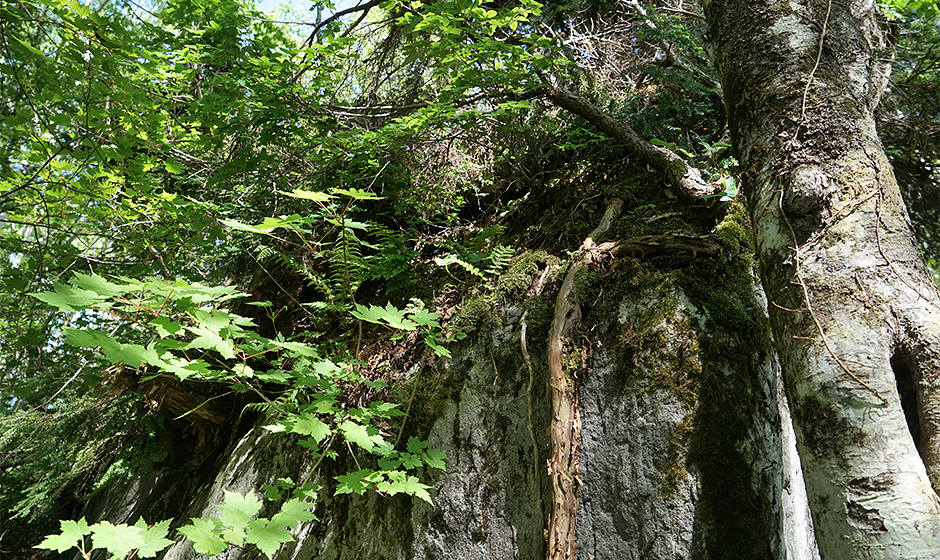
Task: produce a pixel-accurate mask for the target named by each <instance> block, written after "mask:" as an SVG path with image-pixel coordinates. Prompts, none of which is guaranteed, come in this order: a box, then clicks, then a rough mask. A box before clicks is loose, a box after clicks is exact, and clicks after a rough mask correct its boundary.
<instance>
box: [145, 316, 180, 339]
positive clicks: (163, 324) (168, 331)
mask: <svg viewBox="0 0 940 560" xmlns="http://www.w3.org/2000/svg"><path fill="white" fill-rule="evenodd" d="M150 324H151V325H153V326H154V328H156V329H157V334H159V335H160V336H161V337H163V338H167V337H170V336H173V335H174V334H176V333H178V332H180V331H181V330H183V325H182V324H180V323H177V322H176V321H172V320H170V319H168V318H166V317H157V318H156V319H153V320H152V321H150Z"/></svg>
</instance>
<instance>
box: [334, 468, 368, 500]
mask: <svg viewBox="0 0 940 560" xmlns="http://www.w3.org/2000/svg"><path fill="white" fill-rule="evenodd" d="M371 474H373V472H372V471H370V470H368V469H362V470H360V471H356V472H352V473H346V474H341V475H339V476H337V477H336V480H337V481H338V482H339V485H337V486H336V495H337V496H339V495H340V494H351V493H353V492H355V493H356V494H359V495H360V496H361V495H362V494H364V493H365V491H366V490H368V489H369V488H370V487H371V486H372V483H371V481H370V480H369V476H370V475H371Z"/></svg>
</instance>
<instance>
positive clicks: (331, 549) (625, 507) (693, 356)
mask: <svg viewBox="0 0 940 560" xmlns="http://www.w3.org/2000/svg"><path fill="white" fill-rule="evenodd" d="M595 296H596V297H595ZM749 297H750V299H749V300H747V301H742V298H740V297H737V298H736V297H730V296H728V297H724V296H723V297H720V298H717V299H714V298H713V299H707V298H706V299H703V298H700V297H699V298H698V299H696V298H692V297H690V296H689V295H687V293H686V291H685V290H683V289H682V288H681V287H677V286H674V287H668V288H665V287H661V286H660V287H651V288H647V289H641V290H637V291H636V292H635V293H629V294H621V295H618V296H612V295H608V296H605V295H604V291H603V290H601V291H600V293H599V294H593V295H591V296H590V297H588V294H581V299H582V300H583V301H585V302H591V305H588V304H582V322H581V325H580V327H579V328H578V332H577V333H575V339H576V340H578V341H579V342H578V347H577V348H568V349H566V351H567V352H568V355H567V356H566V365H567V369H566V371H570V372H571V374H572V375H573V376H574V378H575V379H576V380H577V383H578V387H579V389H578V401H579V408H580V414H581V419H582V449H581V455H580V459H581V463H580V464H581V468H580V472H578V473H575V476H576V477H577V479H576V480H578V481H579V482H580V484H581V485H580V488H579V500H580V505H579V511H578V517H577V523H578V541H577V546H578V558H580V559H584V560H589V559H598V560H600V559H678V558H703V559H706V558H735V559H740V558H780V559H783V558H787V557H789V558H793V557H795V558H807V559H809V558H813V551H812V539H811V536H810V535H811V531H809V533H807V527H810V524H809V521H808V519H807V517H806V512H805V505H801V503H800V502H799V501H798V500H799V496H800V493H801V490H802V486H801V484H802V481H801V480H800V479H798V478H797V477H798V474H799V467H798V462H797V460H796V458H795V450H793V449H792V447H793V442H792V438H791V439H786V438H785V437H782V435H781V434H783V435H784V436H785V435H786V434H787V431H786V429H787V427H788V426H787V424H786V418H785V417H784V421H781V418H782V416H781V414H780V408H779V406H778V404H777V403H778V399H777V396H778V392H779V386H778V376H777V367H776V363H775V361H774V359H773V354H772V352H771V351H770V350H769V345H767V342H766V340H764V341H763V342H761V337H762V336H764V333H765V332H766V331H765V328H764V327H763V325H764V324H765V323H764V321H765V320H764V318H763V317H764V315H763V309H762V303H761V300H760V296H759V294H756V293H754V294H752V295H751V296H749ZM495 315H496V316H494V317H491V320H490V321H489V324H488V325H487V326H485V327H481V328H479V329H478V330H477V331H476V332H475V334H474V335H471V337H469V338H468V339H467V340H465V341H464V342H463V343H461V345H459V346H455V347H452V348H451V351H452V353H453V358H452V359H448V360H439V361H438V362H437V363H436V364H433V365H431V366H427V367H424V368H423V369H420V370H419V369H418V368H417V367H415V368H414V369H413V370H412V371H410V372H409V375H410V376H411V379H410V380H409V381H407V382H406V383H408V385H407V386H406V387H405V389H406V390H407V392H406V393H405V394H406V395H408V394H412V390H414V393H413V395H414V396H413V397H412V399H413V400H412V404H411V413H410V416H409V419H408V421H407V424H406V431H405V436H406V437H407V436H408V435H409V434H410V435H417V436H419V437H423V438H427V439H429V440H430V441H431V443H432V445H434V446H436V447H438V448H440V449H442V450H443V451H444V452H445V453H446V454H447V470H446V472H440V471H429V472H425V473H421V476H422V479H423V481H424V482H425V483H427V484H430V485H432V486H433V491H432V495H433V497H434V502H435V503H434V506H433V507H432V506H430V505H429V504H427V503H425V502H423V501H421V500H418V499H413V498H410V497H405V496H393V497H385V496H379V495H376V494H375V493H368V494H366V495H365V496H362V497H358V496H353V497H348V496H340V497H333V495H332V494H333V492H332V489H331V488H330V487H329V484H330V480H331V478H330V474H331V473H329V472H328V470H329V468H334V469H336V472H344V471H343V470H341V469H343V468H345V467H346V465H340V466H334V467H325V466H323V465H321V475H320V476H321V478H320V480H319V481H320V482H321V483H323V484H324V485H326V486H327V488H325V489H324V490H323V491H322V492H321V499H320V500H319V501H318V503H317V506H316V509H315V514H316V515H317V517H318V518H319V521H316V522H310V523H308V524H306V525H303V526H301V527H300V528H299V529H298V530H297V531H295V533H294V534H295V537H296V541H295V542H294V543H288V544H286V545H284V546H283V547H282V548H281V549H280V551H279V552H278V553H277V555H276V558H277V559H278V560H287V559H311V558H316V559H323V560H353V559H372V560H379V559H388V560H391V559H396V560H397V559H444V558H446V559H448V560H464V559H468V560H469V559H480V560H482V559H504V558H506V559H508V558H520V559H537V558H544V556H545V529H546V527H545V523H546V519H547V516H548V513H549V512H548V511H546V508H548V507H550V505H549V504H550V500H549V498H550V496H548V494H547V493H548V492H550V486H549V484H548V480H547V477H546V473H545V471H546V462H545V461H546V458H547V457H548V455H549V445H550V442H549V425H550V418H549V417H548V410H549V408H548V404H547V402H546V398H547V397H546V395H547V391H546V388H547V387H546V383H547V382H546V377H545V372H546V366H545V331H546V327H545V325H544V324H541V325H539V324H537V321H535V320H533V319H529V320H528V322H526V316H524V315H523V311H522V307H521V306H516V305H509V306H506V307H503V308H501V309H499V310H497V312H496V313H495ZM526 315H528V313H527V314H526ZM524 323H525V324H526V326H527V327H528V340H527V347H528V350H529V353H530V355H531V362H532V363H531V368H530V366H529V364H528V363H527V361H526V359H525V354H524V352H523V351H522V346H521V333H522V327H523V324H524ZM785 444H786V445H785ZM303 451H304V450H303V449H302V448H301V447H299V446H297V445H295V444H294V443H293V442H292V441H291V438H290V436H285V435H282V434H273V433H269V432H267V431H265V430H263V429H262V428H261V427H260V424H259V425H257V426H255V427H253V428H251V429H250V430H249V431H248V432H247V433H246V434H245V435H244V436H243V437H241V439H240V440H239V441H238V442H237V444H236V445H235V446H234V448H233V449H232V450H231V451H230V452H229V453H228V454H227V455H225V456H224V457H222V458H221V459H220V461H218V462H217V463H216V466H215V467H214V470H212V471H211V472H206V473H204V474H203V475H199V476H202V482H203V484H202V486H201V487H200V488H198V489H194V488H193V486H194V485H193V484H192V483H191V481H190V482H189V483H188V484H189V487H186V488H180V489H179V492H180V493H179V496H180V498H179V500H178V501H177V502H175V505H176V507H175V508H174V507H173V506H171V505H168V502H170V503H172V502H173V497H172V496H173V492H174V491H175V490H174V488H175V487H176V486H179V485H181V484H186V482H185V481H182V480H175V481H174V482H173V483H168V482H167V481H166V480H164V479H166V478H168V477H169V478H173V475H169V474H164V475H160V474H158V473H153V472H152V473H150V474H149V475H148V473H142V474H141V476H140V477H138V479H137V480H136V481H135V482H134V484H133V485H132V487H126V488H124V489H115V490H114V491H112V492H109V493H108V495H106V496H104V497H103V498H102V500H104V502H103V503H107V505H99V508H98V509H99V510H101V511H106V512H107V513H108V515H106V517H109V518H111V519H112V520H113V521H128V520H129V521H133V520H134V519H135V518H136V516H137V515H139V514H141V513H143V514H144V515H145V517H146V518H147V519H148V520H150V519H156V518H158V517H160V516H161V515H162V516H163V517H168V516H172V517H174V518H176V520H177V523H180V522H181V521H186V520H188V519H189V518H190V517H198V516H202V515H209V514H212V513H216V512H215V511H214V509H213V506H212V504H218V503H222V502H223V501H224V496H223V492H224V491H226V490H228V491H236V492H242V493H244V492H249V491H254V492H255V493H256V495H258V496H259V497H260V496H261V495H262V493H263V491H262V490H261V488H262V486H263V485H264V484H266V483H272V482H274V481H275V480H276V479H277V478H278V477H291V478H292V479H293V480H304V479H306V478H307V477H308V475H309V474H310V473H309V470H310V469H311V465H310V464H309V462H308V461H306V460H305V457H304V453H303ZM148 476H149V479H148ZM192 476H193V477H197V474H196V473H194V474H193V475H192ZM177 478H178V477H177ZM174 484H175V485H176V486H174ZM147 488H159V489H160V490H159V492H158V493H162V494H163V500H162V502H151V501H150V500H151V499H152V497H153V496H154V493H153V492H150V493H149V494H150V496H151V497H150V498H148V496H147V494H148V492H146V491H144V490H145V489H147ZM122 492H123V494H122ZM115 495H118V496H120V495H123V497H124V502H125V505H124V506H121V505H120V504H119V503H117V502H114V501H113V499H112V498H113V497H114V496H115ZM109 496H110V498H109ZM109 499H111V500H112V501H110V502H109V501H108V500H109ZM794 500H797V501H796V502H794ZM119 501H120V500H119ZM161 503H162V506H160V505H159V504H161ZM134 504H136V505H134ZM266 508H267V509H266V510H263V511H262V514H263V515H270V514H272V513H274V512H275V511H276V504H269V505H267V506H266ZM253 554H254V553H248V552H246V551H242V550H236V549H230V550H229V551H228V552H226V553H224V554H223V555H222V556H224V557H225V558H230V559H234V558H242V557H244V558H249V557H254V556H253ZM788 555H789V556H788ZM198 556H199V555H198V554H196V553H195V552H194V551H193V549H192V546H191V543H190V542H189V541H186V540H181V541H180V542H177V543H176V544H174V545H173V546H172V547H170V548H169V549H168V550H167V551H166V553H165V556H164V558H167V559H171V558H172V559H189V558H195V557H198Z"/></svg>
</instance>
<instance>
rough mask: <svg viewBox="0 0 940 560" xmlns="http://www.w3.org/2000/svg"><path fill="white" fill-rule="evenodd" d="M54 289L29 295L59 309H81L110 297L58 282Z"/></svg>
mask: <svg viewBox="0 0 940 560" xmlns="http://www.w3.org/2000/svg"><path fill="white" fill-rule="evenodd" d="M53 290H54V291H52V292H33V293H30V294H29V295H31V296H33V297H34V298H36V299H38V300H39V301H44V302H46V303H48V304H49V305H51V306H53V307H57V308H58V309H59V311H81V310H83V309H86V308H88V307H91V306H93V305H95V304H96V303H101V302H103V301H105V300H107V299H108V298H107V297H104V296H100V295H98V294H97V293H95V292H93V291H91V290H83V289H81V288H76V287H74V286H69V285H66V284H59V283H58V282H56V283H55V284H54V285H53Z"/></svg>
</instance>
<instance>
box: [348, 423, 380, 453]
mask: <svg viewBox="0 0 940 560" xmlns="http://www.w3.org/2000/svg"><path fill="white" fill-rule="evenodd" d="M339 429H340V431H342V432H343V437H345V438H346V441H348V442H350V443H355V444H356V445H358V446H359V447H361V448H363V449H365V450H366V451H372V450H373V449H374V448H375V446H376V445H377V443H378V442H379V441H382V436H381V435H380V434H379V429H378V428H376V427H375V426H362V425H360V424H356V423H355V422H352V421H350V420H344V421H343V423H342V424H340V425H339Z"/></svg>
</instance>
